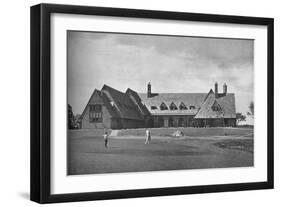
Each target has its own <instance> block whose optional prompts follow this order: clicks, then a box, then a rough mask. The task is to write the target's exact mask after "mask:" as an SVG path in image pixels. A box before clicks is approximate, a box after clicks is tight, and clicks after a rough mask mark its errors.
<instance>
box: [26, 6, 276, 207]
mask: <svg viewBox="0 0 281 207" xmlns="http://www.w3.org/2000/svg"><path fill="white" fill-rule="evenodd" d="M52 13H67V14H83V15H99V16H111V17H133V18H146V19H161V20H180V21H194V22H208V23H232V24H246V25H264V26H267V45H268V46H267V60H268V61H267V75H268V80H267V81H268V82H267V83H268V84H267V93H268V95H267V96H268V97H267V98H268V99H267V104H268V108H267V114H268V117H267V127H268V131H267V181H265V182H249V183H235V184H221V185H220V184H219V185H203V186H185V187H167V188H154V189H136V190H121V191H106V192H85V193H74V194H51V192H50V189H51V183H50V180H51V179H50V178H51V177H50V176H51V175H50V170H51V160H50V150H51V142H50V136H51V134H50V125H51V124H50V121H51V117H50V111H51V110H50V107H51V104H50V100H51V91H50V88H51V85H50V79H51V74H50V66H51V65H50V58H51V56H50V52H51V50H50V32H51V25H50V24H51V23H50V15H51V14H52ZM30 25H31V36H30V42H31V45H30V47H31V57H30V62H31V100H30V101H31V106H30V107H31V140H30V142H31V151H30V161H31V169H30V171H31V174H30V192H31V193H30V195H31V196H30V199H31V200H32V201H35V202H38V203H54V202H70V201H88V200H103V199H120V198H134V197H147V196H166V195H179V194H195V193H211V192H224V191H242V190H255V189H271V188H273V177H274V168H273V167H274V159H273V157H274V151H273V150H274V147H273V132H274V129H273V127H274V117H273V115H274V107H273V99H274V98H273V97H274V88H273V86H274V82H273V81H274V78H273V73H274V72H273V67H274V66H273V62H274V59H273V56H274V55H273V52H274V49H273V45H274V40H273V39H274V31H273V29H274V20H273V19H272V18H260V17H245V16H228V15H213V14H195V13H181V12H169V11H152V10H135V9H123V8H122V9H121V8H104V7H89V6H72V5H56V4H39V5H35V6H32V7H31V22H30Z"/></svg>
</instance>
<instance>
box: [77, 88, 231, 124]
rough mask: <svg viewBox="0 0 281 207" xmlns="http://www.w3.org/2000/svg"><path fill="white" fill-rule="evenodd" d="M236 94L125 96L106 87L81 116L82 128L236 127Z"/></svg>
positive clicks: (149, 93) (133, 93)
mask: <svg viewBox="0 0 281 207" xmlns="http://www.w3.org/2000/svg"><path fill="white" fill-rule="evenodd" d="M235 126H236V110H235V95H234V93H227V85H226V84H224V85H223V92H222V93H219V92H218V84H217V83H215V88H214V91H213V89H210V91H209V92H208V93H159V94H158V93H152V91H151V84H150V83H148V85H147V93H145V94H144V93H137V92H136V91H134V90H132V89H130V88H128V89H127V90H126V92H125V93H123V92H121V91H118V90H116V89H114V88H111V87H109V86H107V85H104V86H103V87H102V89H101V90H97V89H95V90H94V92H93V94H92V95H91V97H90V99H89V101H88V103H87V105H86V107H85V109H84V111H83V113H82V115H81V128H84V129H91V128H92V129H94V128H108V129H128V128H146V127H147V128H153V127H154V128H156V127H157V128H160V127H235Z"/></svg>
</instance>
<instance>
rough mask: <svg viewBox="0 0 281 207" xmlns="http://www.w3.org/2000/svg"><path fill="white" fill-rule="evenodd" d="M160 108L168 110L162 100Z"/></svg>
mask: <svg viewBox="0 0 281 207" xmlns="http://www.w3.org/2000/svg"><path fill="white" fill-rule="evenodd" d="M160 109H161V110H162V111H163V110H168V107H167V105H166V104H165V103H164V102H162V103H161V105H160Z"/></svg>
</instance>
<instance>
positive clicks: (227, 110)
mask: <svg viewBox="0 0 281 207" xmlns="http://www.w3.org/2000/svg"><path fill="white" fill-rule="evenodd" d="M214 104H215V105H218V106H219V107H220V110H217V111H216V110H213V105H214ZM194 118H195V119H208V118H236V110H235V96H234V93H228V94H226V95H224V96H219V97H218V98H216V97H215V94H214V92H209V93H208V95H207V97H206V99H205V101H204V103H203V104H202V106H201V108H200V110H199V111H198V113H197V114H196V116H195V117H194Z"/></svg>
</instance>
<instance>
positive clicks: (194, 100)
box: [139, 93, 207, 115]
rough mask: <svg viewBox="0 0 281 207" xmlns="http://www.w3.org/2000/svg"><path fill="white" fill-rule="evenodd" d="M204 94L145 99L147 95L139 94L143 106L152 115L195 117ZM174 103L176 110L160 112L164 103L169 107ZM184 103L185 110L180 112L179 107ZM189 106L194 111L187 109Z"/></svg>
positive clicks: (163, 94)
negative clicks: (193, 107)
mask: <svg viewBox="0 0 281 207" xmlns="http://www.w3.org/2000/svg"><path fill="white" fill-rule="evenodd" d="M206 95H207V94H206V93H159V94H158V96H154V97H152V98H147V94H144V93H140V94H139V96H140V98H141V99H142V102H143V104H145V106H146V107H147V108H148V110H149V112H150V113H151V114H152V115H195V114H196V113H197V112H198V109H199V108H200V107H201V105H202V103H203V101H204V98H205V97H206ZM172 102H173V103H174V104H175V105H176V106H177V108H178V110H170V109H169V107H168V110H160V105H161V104H162V103H165V104H166V105H167V106H170V104H171V103H172ZM181 103H184V104H185V106H186V107H187V108H188V109H187V110H180V109H179V106H180V104H181ZM151 106H156V107H157V109H154V110H152V109H151ZM190 106H195V109H189V107H190Z"/></svg>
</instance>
